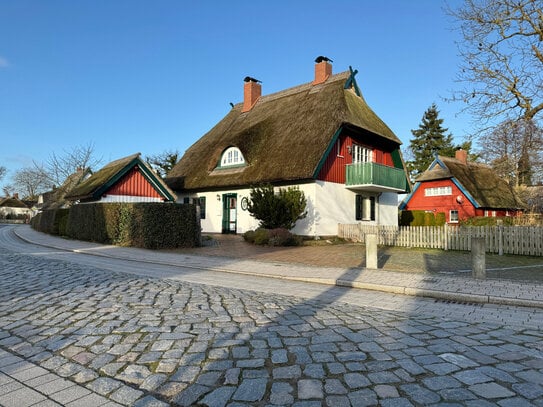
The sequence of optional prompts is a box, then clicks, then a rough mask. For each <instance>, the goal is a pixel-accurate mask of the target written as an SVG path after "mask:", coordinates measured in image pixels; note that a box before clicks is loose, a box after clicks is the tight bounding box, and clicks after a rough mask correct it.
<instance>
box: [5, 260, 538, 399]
mask: <svg viewBox="0 0 543 407" xmlns="http://www.w3.org/2000/svg"><path fill="white" fill-rule="evenodd" d="M0 281H1V282H2V284H1V286H0V298H1V299H2V301H1V303H0V372H2V373H0V405H3V406H11V405H13V406H25V405H28V406H30V405H33V406H47V405H70V406H85V405H89V406H97V405H112V406H113V405H134V406H163V405H164V406H166V405H168V404H170V405H178V406H190V405H203V406H231V407H234V406H278V405H282V406H290V405H293V406H303V407H305V406H334V407H335V406H349V405H352V406H365V405H382V406H411V405H435V404H440V405H446V404H447V405H465V406H486V405H488V406H492V405H500V406H543V332H542V331H541V330H539V329H534V328H530V327H526V326H522V325H515V324H511V325H508V326H504V325H500V324H491V323H488V322H484V321H482V322H473V321H471V320H466V319H464V318H443V317H439V316H435V315H429V314H425V313H419V312H410V311H409V310H408V309H406V310H405V312H402V311H390V310H388V311H387V310H382V309H377V308H369V307H361V306H356V305H352V304H347V303H343V302H341V301H342V297H341V294H335V293H341V291H338V290H337V287H331V288H330V289H329V290H328V289H326V290H325V291H324V292H323V293H322V294H319V295H318V296H316V297H314V298H311V299H304V298H301V297H297V296H288V295H281V294H267V293H262V292H256V291H250V290H241V289H233V288H221V287H217V286H209V285H201V284H194V283H187V282H183V281H173V280H165V279H158V278H144V277H137V276H134V275H130V274H126V273H120V272H114V271H111V270H104V269H100V268H97V267H91V266H85V265H79V264H76V263H73V262H66V261H62V260H57V259H48V258H44V257H38V256H33V255H31V254H20V253H14V252H10V251H7V250H4V249H0ZM286 284H288V283H286ZM334 295H335V298H334ZM381 295H383V296H385V294H381ZM383 298H386V297H383ZM495 309H496V310H497V312H500V310H502V308H495ZM503 310H505V308H503ZM539 312H540V311H539ZM23 385H24V386H26V388H21V386H23ZM29 387H30V388H31V389H29Z"/></svg>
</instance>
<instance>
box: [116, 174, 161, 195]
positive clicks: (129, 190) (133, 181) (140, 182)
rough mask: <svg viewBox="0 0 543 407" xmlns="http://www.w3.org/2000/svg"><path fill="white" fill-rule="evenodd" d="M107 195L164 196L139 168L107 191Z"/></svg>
mask: <svg viewBox="0 0 543 407" xmlns="http://www.w3.org/2000/svg"><path fill="white" fill-rule="evenodd" d="M106 194H108V195H128V196H145V197H151V198H162V195H160V194H159V193H158V192H157V191H156V189H155V188H154V187H153V185H152V184H151V183H149V181H147V179H145V177H144V176H143V175H142V174H141V173H140V171H139V169H138V168H137V167H134V168H132V169H131V170H130V171H128V172H127V173H126V174H125V175H124V176H123V177H122V178H121V179H120V180H119V181H117V182H116V183H115V185H113V186H112V187H111V188H110V189H108V190H107V192H106Z"/></svg>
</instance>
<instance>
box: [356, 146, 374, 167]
mask: <svg viewBox="0 0 543 407" xmlns="http://www.w3.org/2000/svg"><path fill="white" fill-rule="evenodd" d="M372 158H373V150H372V149H371V148H367V147H363V146H361V145H359V144H353V164H362V163H371V162H372Z"/></svg>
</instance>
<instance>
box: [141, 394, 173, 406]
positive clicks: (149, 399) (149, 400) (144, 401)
mask: <svg viewBox="0 0 543 407" xmlns="http://www.w3.org/2000/svg"><path fill="white" fill-rule="evenodd" d="M168 406H169V404H168V403H165V402H163V401H160V400H157V399H156V398H154V397H153V396H145V397H143V398H141V399H139V400H137V401H136V402H135V403H134V407H168Z"/></svg>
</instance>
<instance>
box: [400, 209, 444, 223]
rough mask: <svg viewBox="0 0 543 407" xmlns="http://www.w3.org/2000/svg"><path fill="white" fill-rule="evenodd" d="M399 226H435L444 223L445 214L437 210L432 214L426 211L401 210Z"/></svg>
mask: <svg viewBox="0 0 543 407" xmlns="http://www.w3.org/2000/svg"><path fill="white" fill-rule="evenodd" d="M399 224H400V226H436V225H439V226H441V225H444V224H445V214H444V213H443V212H439V213H437V214H436V215H434V213H433V212H427V211H420V210H419V211H401V212H400V219H399Z"/></svg>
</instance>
